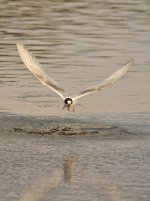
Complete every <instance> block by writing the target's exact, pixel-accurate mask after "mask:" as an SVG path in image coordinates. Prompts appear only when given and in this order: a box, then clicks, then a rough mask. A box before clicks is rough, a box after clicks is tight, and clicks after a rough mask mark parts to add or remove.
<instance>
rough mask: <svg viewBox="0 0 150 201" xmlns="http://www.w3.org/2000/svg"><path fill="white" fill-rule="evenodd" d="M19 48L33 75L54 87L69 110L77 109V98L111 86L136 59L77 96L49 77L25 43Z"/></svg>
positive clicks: (18, 46)
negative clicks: (69, 93) (67, 94)
mask: <svg viewBox="0 0 150 201" xmlns="http://www.w3.org/2000/svg"><path fill="white" fill-rule="evenodd" d="M17 48H18V51H19V54H20V57H21V59H22V61H23V62H24V64H25V65H26V67H27V68H28V69H29V70H30V71H31V72H32V73H33V75H34V76H35V77H36V78H37V79H39V81H40V82H41V83H42V84H44V85H46V86H47V87H49V88H50V89H52V90H53V91H54V92H55V93H57V94H58V95H59V96H60V97H61V98H62V99H63V101H64V106H63V109H65V108H67V109H68V111H75V106H76V105H77V103H76V101H77V99H79V98H81V97H83V96H86V95H89V94H93V93H95V92H98V91H100V90H102V89H103V88H105V87H107V86H110V85H112V84H114V83H115V82H117V81H118V80H120V79H121V78H122V77H123V76H124V75H125V74H126V73H127V71H128V70H129V69H130V67H131V66H132V64H133V62H134V60H133V59H130V60H129V61H128V62H127V63H126V64H125V65H123V66H122V67H121V68H119V69H118V70H117V71H115V72H114V73H113V74H112V75H111V76H109V77H108V78H106V79H105V80H104V81H102V82H100V83H99V84H97V85H95V86H92V87H89V88H87V89H85V90H83V91H81V92H79V93H78V94H77V95H75V96H65V93H66V91H65V90H64V89H63V88H62V87H61V86H60V85H59V84H58V83H57V82H56V81H55V80H54V79H52V78H51V77H49V76H48V75H47V74H46V73H45V72H44V71H43V69H42V66H41V64H40V63H39V62H38V61H37V59H36V58H35V57H34V56H33V55H32V54H31V53H30V52H29V51H28V50H27V49H26V47H25V45H24V43H22V42H18V43H17Z"/></svg>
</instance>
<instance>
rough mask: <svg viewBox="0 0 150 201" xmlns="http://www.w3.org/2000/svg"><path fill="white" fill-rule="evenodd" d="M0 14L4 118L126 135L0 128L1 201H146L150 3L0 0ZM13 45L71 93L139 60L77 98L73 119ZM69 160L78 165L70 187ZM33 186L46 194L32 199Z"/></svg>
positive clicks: (149, 195)
mask: <svg viewBox="0 0 150 201" xmlns="http://www.w3.org/2000/svg"><path fill="white" fill-rule="evenodd" d="M0 8H1V12H0V70H1V71H0V94H1V95H0V97H1V98H0V103H1V104H0V113H1V114H4V115H6V116H7V115H12V116H16V115H22V116H32V117H37V116H38V117H40V118H42V119H43V118H44V117H46V118H47V117H50V118H53V117H54V116H55V118H56V119H57V117H60V118H62V119H66V118H67V119H73V120H74V119H77V121H78V122H79V121H80V120H81V121H83V120H84V121H85V122H86V121H87V122H90V123H97V124H99V123H100V124H105V125H116V126H119V127H124V128H127V129H129V133H131V135H128V137H127V138H124V137H123V136H122V137H119V139H118V137H117V136H116V133H115V132H114V131H113V130H112V136H111V137H108V138H107V137H104V136H97V137H87V136H82V137H81V136H78V137H71V138H70V137H64V136H61V137H50V136H47V137H45V136H44V137H41V136H39V137H38V136H34V135H31V136H29V135H23V134H20V135H10V136H9V135H8V134H7V135H4V134H5V130H3V129H2V130H1V134H2V135H1V136H0V138H1V140H0V143H1V146H0V149H1V152H0V158H1V160H0V161H1V168H0V171H1V174H0V175H1V176H0V177H1V179H0V182H1V186H0V194H1V195H0V198H1V199H0V200H2V201H3V200H5V201H7V200H12V201H13V200H21V201H22V200H23V201H25V200H29V201H30V200H88V199H89V200H117V201H118V200H119V201H120V200H121V201H122V200H123V201H124V200H139V201H140V200H150V193H149V189H150V188H149V187H150V186H149V183H150V181H149V180H150V175H149V174H150V166H149V160H148V159H149V152H148V148H149V146H150V144H149V135H147V133H148V134H149V131H150V104H149V102H150V93H149V92H150V88H149V83H150V74H149V73H150V67H149V66H150V57H149V52H150V45H149V44H150V26H149V25H150V1H148V0H143V1H139V0H137V1H122V0H120V1H119V0H118V1H113V0H107V1H98V0H93V1H48V0H43V1H40V0H39V1H33V0H27V1H19V0H16V1H9V0H8V1H6V0H5V1H3V0H1V1H0ZM17 41H26V43H27V48H28V49H29V51H31V52H32V53H33V54H34V55H35V56H37V58H38V60H39V61H40V62H41V63H42V64H43V67H44V69H45V71H46V72H47V73H48V74H49V75H50V76H51V77H52V78H54V79H55V80H57V81H58V82H59V83H60V84H61V85H62V86H63V87H64V88H65V89H66V90H68V91H69V92H70V93H71V94H76V93H77V92H79V91H80V90H82V89H84V88H86V87H88V86H91V85H94V84H96V83H97V82H99V81H101V80H103V79H104V78H106V77H107V76H109V75H110V74H111V73H112V72H113V71H115V70H116V69H118V68H119V67H121V66H122V65H123V64H124V63H125V62H126V61H128V60H129V59H130V58H134V59H135V62H134V65H133V67H132V68H131V70H130V71H129V72H128V74H127V75H126V77H125V78H124V79H122V80H121V81H119V82H118V83H117V84H115V85H114V86H112V87H110V88H107V89H105V90H103V91H101V92H100V93H97V94H94V95H92V96H85V97H83V98H82V99H81V100H80V103H81V104H82V105H85V106H86V108H83V107H77V108H76V111H75V112H74V113H69V112H68V111H65V110H62V107H63V103H62V100H61V99H60V98H59V97H58V96H57V95H56V94H55V93H53V92H52V91H50V90H49V89H48V88H46V87H45V86H42V85H41V83H39V81H38V80H36V79H35V78H34V77H33V75H32V74H31V73H30V72H29V70H28V69H27V68H26V67H25V66H24V64H23V63H22V61H21V59H20V57H19V55H18V52H17V49H16V42H17ZM74 122H75V121H74ZM5 123H6V122H5ZM131 131H134V134H133V133H132V132H131ZM139 133H140V135H139ZM66 161H69V162H68V163H69V164H70V163H71V164H72V163H73V164H74V165H73V166H74V168H73V170H72V169H71V168H72V166H71V167H70V166H69V168H68V169H69V170H68V171H69V172H70V171H71V170H72V172H73V176H70V177H69V179H67V181H65V174H64V166H65V165H64V164H66V163H67V162H66ZM70 161H71V162H70ZM70 169H71V170H70ZM74 172H75V173H74ZM74 174H75V175H74ZM51 178H52V180H56V181H55V182H54V181H53V182H52V181H51ZM58 178H59V179H58ZM70 179H71V180H72V181H71V182H70ZM68 180H69V182H68ZM49 182H50V183H51V182H52V183H53V185H54V186H53V185H52V184H49ZM68 183H69V184H68ZM37 186H39V189H40V190H39V194H40V195H41V194H42V195H41V197H40V195H39V197H38V195H37V198H33V196H32V195H31V194H32V192H34V191H35V192H36V193H37V192H38V187H37ZM32 188H33V189H32ZM45 189H46V190H45ZM30 190H31V191H30ZM29 194H30V195H29ZM33 194H34V193H33ZM37 194H38V193H37ZM27 195H28V196H29V197H30V198H29V199H28V198H26V197H25V196H27ZM31 197H32V198H31Z"/></svg>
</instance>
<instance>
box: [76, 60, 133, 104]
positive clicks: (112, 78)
mask: <svg viewBox="0 0 150 201" xmlns="http://www.w3.org/2000/svg"><path fill="white" fill-rule="evenodd" d="M133 62H134V60H133V59H130V60H129V61H128V62H127V64H126V65H124V66H123V67H122V68H120V69H119V70H117V71H116V72H114V73H113V74H112V75H111V76H109V77H108V78H106V79H105V80H104V81H103V82H101V83H100V84H97V85H95V86H93V87H90V88H87V89H85V90H83V91H81V92H80V93H79V94H77V95H76V96H74V97H73V100H77V99H79V98H81V97H83V96H86V95H88V94H92V93H95V92H97V91H100V90H102V89H103V88H105V87H107V86H110V85H112V84H113V83H115V82H117V81H118V80H120V79H121V78H122V77H123V76H124V75H125V74H126V73H127V71H128V70H129V69H130V67H131V66H132V64H133Z"/></svg>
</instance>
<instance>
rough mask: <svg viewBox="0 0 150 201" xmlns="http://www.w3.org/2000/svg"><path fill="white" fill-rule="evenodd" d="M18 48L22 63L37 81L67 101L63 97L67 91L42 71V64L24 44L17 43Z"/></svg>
mask: <svg viewBox="0 0 150 201" xmlns="http://www.w3.org/2000/svg"><path fill="white" fill-rule="evenodd" d="M17 48H18V51H19V54H20V57H21V59H22V61H23V62H24V64H25V65H26V66H27V68H28V69H29V70H30V71H31V72H32V73H33V75H34V76H35V77H36V78H37V79H39V80H40V82H41V83H42V84H44V85H46V86H48V87H49V88H50V89H52V90H53V91H54V92H56V93H57V94H58V95H59V96H61V97H62V98H63V99H65V97H64V95H63V94H64V93H65V90H64V89H63V88H62V87H61V86H60V85H59V84H58V83H57V82H56V81H55V80H53V79H52V78H50V77H49V76H47V75H46V73H45V72H44V71H43V70H42V67H41V64H40V63H39V62H38V61H37V59H36V58H35V57H34V56H33V55H32V54H31V53H29V52H28V50H27V49H26V48H25V46H24V44H23V43H20V42H19V43H17Z"/></svg>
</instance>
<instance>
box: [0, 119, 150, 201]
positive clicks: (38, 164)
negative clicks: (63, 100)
mask: <svg viewBox="0 0 150 201" xmlns="http://www.w3.org/2000/svg"><path fill="white" fill-rule="evenodd" d="M1 120H2V119H1ZM6 120H7V121H6ZM1 122H2V121H1ZM3 122H4V121H3ZM6 122H9V124H8V125H9V126H7V128H5V131H8V130H9V132H4V126H5V125H4V124H6ZM40 122H41V123H44V124H45V125H46V124H47V128H48V127H49V126H48V121H47V123H45V121H44V120H43V121H42V120H39V119H36V121H35V120H31V119H28V118H25V119H24V118H21V117H20V121H19V120H18V119H17V118H16V120H15V117H13V118H8V119H7V118H6V119H5V122H4V124H3V131H1V135H0V167H1V168H0V182H1V183H0V192H1V200H2V201H7V200H12V201H13V200H14V201H16V200H19V201H33V200H34V201H38V200H46V201H48V200H68V201H69V200H80V201H84V200H89V201H90V200H103V201H105V200H106V201H108V200H110V201H112V200H113V201H114V200H115V201H130V200H133V201H137V200H139V201H140V200H144V201H148V200H149V199H150V193H149V189H150V161H149V157H150V153H149V146H150V136H149V135H144V134H136V133H128V132H125V131H124V130H121V129H120V131H119V130H118V131H117V130H111V131H109V130H107V128H106V127H104V128H103V129H102V128H101V131H100V133H99V134H97V135H93V134H91V135H69V136H68V135H66V136H65V135H64V134H63V135H60V134H59V135H56V134H55V135H53V136H51V134H46V135H44V136H42V134H40V135H39V134H38V133H31V132H30V133H29V130H30V131H31V126H32V125H34V124H36V125H37V128H38V126H39V123H40ZM59 122H60V123H58V122H55V121H52V120H49V125H52V124H53V126H52V127H53V128H54V127H55V126H56V127H58V126H62V125H63V124H64V122H61V120H59ZM19 123H20V124H21V123H22V126H23V128H24V131H25V127H26V128H28V133H27V132H21V131H18V130H17V129H16V127H15V126H17V125H19ZM67 124H68V125H71V122H69V121H68V123H67ZM41 125H42V124H41ZM81 125H82V127H84V125H83V123H82V124H81ZM73 126H74V128H75V127H76V128H78V127H79V125H77V124H76V125H75V124H73ZM88 126H89V125H88ZM97 126H98V125H97ZM99 127H100V125H99ZM14 128H15V129H14ZM20 128H21V126H20ZM85 128H86V129H87V126H85ZM45 129H46V128H45ZM97 130H100V129H97ZM104 131H105V133H104ZM2 133H3V134H2Z"/></svg>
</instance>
